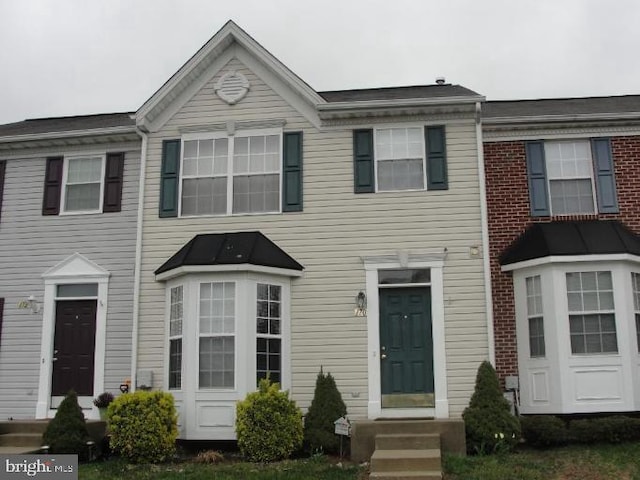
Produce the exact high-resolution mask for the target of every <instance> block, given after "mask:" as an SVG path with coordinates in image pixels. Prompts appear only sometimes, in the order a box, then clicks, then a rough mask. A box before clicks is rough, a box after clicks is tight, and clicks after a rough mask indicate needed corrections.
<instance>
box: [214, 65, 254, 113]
mask: <svg viewBox="0 0 640 480" xmlns="http://www.w3.org/2000/svg"><path fill="white" fill-rule="evenodd" d="M215 91H216V94H217V95H218V97H220V98H221V99H222V100H224V101H225V102H227V103H228V104H229V105H233V104H235V103H238V102H239V101H240V100H242V99H243V98H244V96H245V95H246V94H247V92H248V91H249V80H247V77H245V76H244V75H243V74H241V73H240V72H236V71H235V70H234V71H231V72H227V73H225V74H224V75H222V76H221V77H220V79H219V80H218V81H217V82H216V86H215Z"/></svg>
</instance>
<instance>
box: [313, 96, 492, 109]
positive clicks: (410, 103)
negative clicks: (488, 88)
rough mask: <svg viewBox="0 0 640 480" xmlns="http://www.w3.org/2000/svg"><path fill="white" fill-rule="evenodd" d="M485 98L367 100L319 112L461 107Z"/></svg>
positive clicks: (327, 105) (329, 106) (327, 106)
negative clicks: (443, 106) (440, 106)
mask: <svg viewBox="0 0 640 480" xmlns="http://www.w3.org/2000/svg"><path fill="white" fill-rule="evenodd" d="M484 100H485V97H483V96H480V95H474V96H464V97H438V98H403V99H385V100H366V101H356V102H331V103H323V104H320V105H317V109H318V111H319V112H336V111H337V112H340V111H349V110H363V109H375V108H406V107H423V106H431V105H434V106H437V105H460V104H470V105H471V104H473V105H475V104H476V103H477V102H482V101H484Z"/></svg>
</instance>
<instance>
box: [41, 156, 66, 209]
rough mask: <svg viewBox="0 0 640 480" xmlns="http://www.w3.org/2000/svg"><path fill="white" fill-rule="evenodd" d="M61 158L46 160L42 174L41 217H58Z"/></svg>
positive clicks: (60, 189)
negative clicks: (42, 196)
mask: <svg viewBox="0 0 640 480" xmlns="http://www.w3.org/2000/svg"><path fill="white" fill-rule="evenodd" d="M63 164H64V158H63V157H49V158H47V166H46V169H45V173H44V198H43V200H42V215H58V214H59V213H60V195H61V192H62V166H63Z"/></svg>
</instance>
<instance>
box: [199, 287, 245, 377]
mask: <svg viewBox="0 0 640 480" xmlns="http://www.w3.org/2000/svg"><path fill="white" fill-rule="evenodd" d="M235 298H236V294H235V283H234V282H214V283H201V284H200V319H199V327H200V328H199V372H198V373H199V382H198V385H199V388H201V389H203V388H233V387H234V386H235V350H236V347H235V328H236V325H235V323H236V320H235Z"/></svg>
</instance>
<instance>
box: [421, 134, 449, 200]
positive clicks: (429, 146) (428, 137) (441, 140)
mask: <svg viewBox="0 0 640 480" xmlns="http://www.w3.org/2000/svg"><path fill="white" fill-rule="evenodd" d="M424 138H425V145H426V152H427V190H447V189H448V188H449V183H448V178H447V151H446V139H445V133H444V126H438V127H425V129H424Z"/></svg>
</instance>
